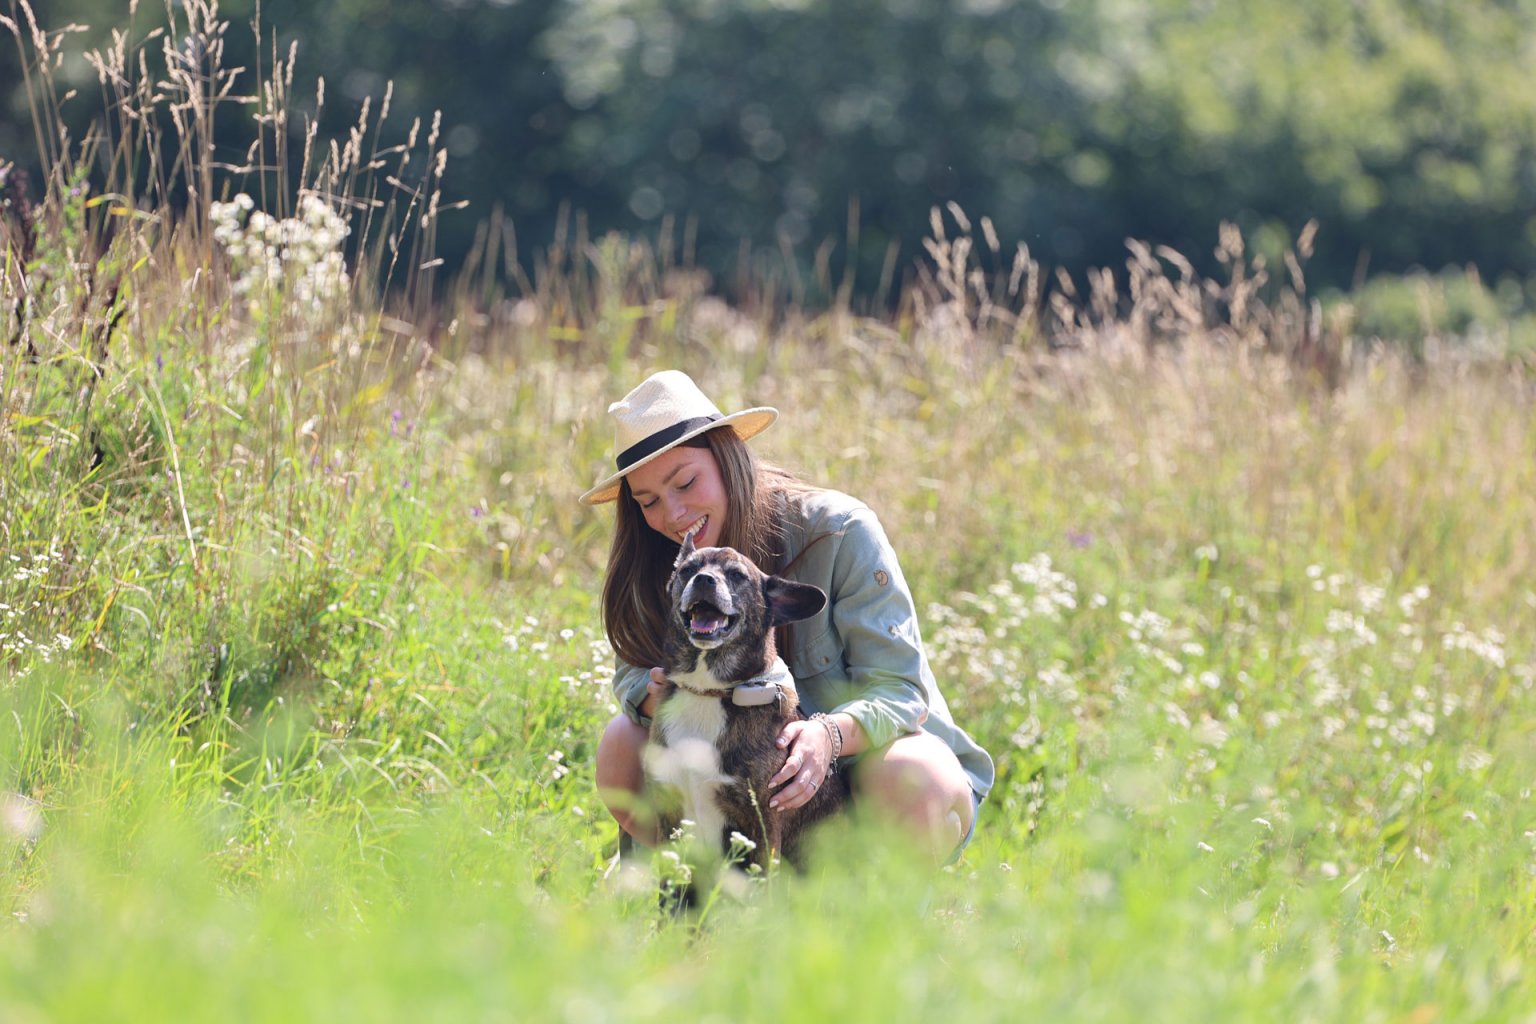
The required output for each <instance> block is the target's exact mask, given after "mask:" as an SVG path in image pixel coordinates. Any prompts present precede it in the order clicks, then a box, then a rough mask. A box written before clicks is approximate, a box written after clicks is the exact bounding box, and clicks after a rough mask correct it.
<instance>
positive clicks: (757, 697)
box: [672, 658, 795, 708]
mask: <svg viewBox="0 0 1536 1024" xmlns="http://www.w3.org/2000/svg"><path fill="white" fill-rule="evenodd" d="M672 685H674V686H676V687H677V688H678V689H680V690H687V691H688V692H689V693H692V694H696V695H697V696H700V697H717V698H720V699H722V700H723V699H724V698H725V695H726V694H730V697H731V703H732V704H734V705H736V706H737V707H739V708H756V707H764V706H766V705H768V704H774V703H777V702H778V701H779V700H780V699H782V698H783V696H784V694H785V693H793V692H794V689H795V679H794V676H792V675H790V674H789V666H788V665H786V664H784V659H783V658H779V659H776V660H775V661H774V663H773V664H772V665H770V666H769V667H768V671H767V672H764V673H763V674H762V675H760V676H753V677H752V678H751V679H747V680H743V681H742V682H739V683H737V684H736V685H735V686H732V687H731V688H730V689H728V690H695V689H694V688H693V687H691V686H684V685H682V684H681V683H677V682H674V683H673V684H672Z"/></svg>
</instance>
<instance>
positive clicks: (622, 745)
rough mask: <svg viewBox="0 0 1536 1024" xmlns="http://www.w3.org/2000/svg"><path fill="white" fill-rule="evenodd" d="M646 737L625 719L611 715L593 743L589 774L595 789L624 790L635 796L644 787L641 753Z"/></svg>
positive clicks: (624, 716)
mask: <svg viewBox="0 0 1536 1024" xmlns="http://www.w3.org/2000/svg"><path fill="white" fill-rule="evenodd" d="M649 735H650V734H649V733H648V732H647V731H646V730H645V729H644V728H642V727H641V726H639V725H636V724H635V723H634V722H632V721H630V719H629V717H628V716H626V715H622V714H621V715H615V716H614V717H613V720H612V721H610V722H609V723H608V726H607V728H605V729H604V730H603V735H602V738H601V739H599V740H598V741H597V757H596V758H595V764H594V765H593V774H594V775H595V776H596V779H597V787H598V789H625V790H629V791H630V792H633V793H638V792H639V791H640V790H641V788H642V787H643V786H644V782H645V770H644V767H643V766H642V763H641V752H642V751H643V750H644V749H645V741H646V739H647V738H648V737H649Z"/></svg>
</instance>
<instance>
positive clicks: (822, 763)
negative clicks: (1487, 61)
mask: <svg viewBox="0 0 1536 1024" xmlns="http://www.w3.org/2000/svg"><path fill="white" fill-rule="evenodd" d="M608 411H609V413H610V414H611V415H612V416H613V418H614V424H615V441H614V450H615V452H617V453H618V454H617V456H616V458H615V462H616V464H617V472H615V473H613V474H612V475H610V476H609V477H607V478H606V479H604V480H602V481H600V482H599V483H598V484H597V485H596V486H594V487H593V488H592V489H591V490H589V491H588V492H587V493H585V494H583V495H582V496H581V500H582V501H583V502H584V503H586V504H589V505H597V504H604V503H607V502H612V501H616V503H617V504H616V519H615V529H614V536H613V543H612V546H611V548H610V551H609V558H608V575H607V579H606V581H605V583H604V588H603V620H604V625H605V626H606V628H607V631H608V639H609V641H610V643H612V645H613V648H614V651H615V653H616V654H617V657H618V665H617V669H616V672H615V676H614V690H615V694H616V696H617V697H618V698H619V702H620V705H621V706H622V708H623V712H622V713H621V714H619V715H618V716H616V717H615V718H614V719H613V721H612V722H610V723H609V725H608V728H607V729H606V731H605V732H604V734H603V738H602V741H601V742H600V744H599V746H598V752H597V765H596V775H597V784H598V788H599V792H600V794H601V796H602V798H603V800H604V802H605V803H606V804H607V806H608V808H609V810H610V811H611V812H612V813H613V815H614V817H615V819H617V821H618V822H619V825H620V826H621V827H622V828H623V829H624V831H626V832H628V833H629V834H630V835H632V836H634V837H635V838H636V839H638V840H640V841H641V842H644V843H647V844H651V843H654V842H656V841H657V838H658V836H657V834H656V829H655V825H654V822H653V821H652V820H651V818H650V816H649V815H648V814H647V813H646V811H645V801H644V796H645V785H646V782H645V775H644V771H643V769H642V765H641V752H642V749H643V748H644V746H645V743H646V740H647V738H648V736H649V730H650V726H651V715H652V713H653V712H654V710H655V707H656V704H657V700H658V697H659V695H660V694H661V692H663V689H664V688H665V687H666V686H667V685H668V683H667V680H666V676H665V674H664V673H663V671H662V670H661V669H660V668H659V667H655V666H659V665H661V663H662V650H661V644H662V638H663V637H664V636H665V635H666V623H665V621H664V617H665V615H666V610H667V608H668V602H667V598H666V585H667V580H668V578H669V577H670V575H671V572H672V565H673V562H674V560H675V559H676V556H677V553H678V549H679V545H680V544H681V543H682V542H683V540H684V539H685V538H686V537H688V536H690V535H691V536H692V537H693V541H694V543H695V545H697V546H698V547H700V548H707V547H731V548H735V549H736V550H738V551H740V552H743V553H744V554H746V555H747V556H748V557H750V558H751V559H752V561H753V562H755V563H756V564H757V565H758V566H759V567H760V568H762V569H763V570H764V571H765V572H769V573H773V574H778V575H783V576H786V577H788V578H789V579H792V580H795V581H798V582H801V583H809V584H812V585H814V586H816V587H819V588H820V589H821V590H823V591H824V592H825V593H826V594H827V595H828V597H829V601H828V604H827V606H826V607H825V608H824V609H822V611H821V612H820V613H819V614H818V615H816V616H814V617H813V618H811V619H808V620H806V621H804V622H800V623H797V624H796V625H795V626H794V627H791V628H789V629H785V630H782V631H781V635H780V636H779V638H778V648H779V653H780V654H781V656H783V657H784V659H785V661H786V662H788V664H789V668H790V671H791V673H792V674H793V676H794V678H795V685H796V688H797V690H798V691H799V694H800V699H801V704H802V706H803V707H804V709H805V711H806V713H807V714H813V713H820V714H821V715H822V716H824V717H823V718H819V719H817V720H814V721H813V720H810V719H806V720H803V721H794V722H790V723H789V724H788V725H787V726H785V727H784V730H783V732H782V734H781V735H780V736H779V741H778V742H779V746H780V747H781V748H783V749H784V750H785V755H786V756H785V762H784V766H783V768H782V769H781V770H780V771H779V772H778V774H777V775H775V776H774V778H773V779H772V780H771V785H772V786H774V787H775V788H776V792H775V794H774V796H773V798H772V805H776V806H778V807H781V808H783V809H784V810H794V809H796V808H798V807H800V806H802V805H803V804H804V803H805V802H806V801H808V800H809V799H810V798H811V797H812V796H813V795H814V794H815V793H816V791H817V790H818V788H819V787H820V786H821V784H822V783H823V782H824V781H825V780H826V777H827V775H828V774H829V773H830V772H832V771H833V770H835V769H836V768H837V767H838V765H839V764H845V765H846V766H847V767H848V769H849V770H850V772H851V779H852V783H853V793H854V799H855V801H864V802H866V803H867V804H868V805H870V806H872V807H873V808H875V809H876V810H877V811H879V812H883V813H884V815H885V816H886V817H888V818H890V819H892V820H894V821H896V822H897V823H898V824H899V825H901V826H902V827H903V828H904V829H905V830H906V831H907V832H908V833H909V834H911V835H912V836H913V838H914V839H916V840H917V841H919V842H920V843H923V844H924V845H926V846H927V847H929V848H930V849H931V850H932V851H933V852H934V854H935V855H936V856H937V857H939V858H940V859H942V858H944V857H947V856H955V855H958V853H959V851H960V850H961V849H962V848H963V846H964V844H965V842H966V841H968V840H969V838H970V835H971V833H972V830H973V828H974V825H975V817H976V810H977V808H978V807H979V806H980V802H981V799H982V797H983V796H985V795H986V792H987V790H988V789H989V788H990V787H991V785H992V779H993V766H992V759H991V758H990V757H989V756H988V755H987V753H986V751H984V750H982V749H981V748H980V747H979V746H977V744H976V743H975V742H974V741H973V740H972V739H971V738H970V736H968V735H967V734H966V733H965V732H964V731H963V730H962V729H960V728H959V727H958V726H956V725H955V724H954V722H953V720H952V719H951V718H950V714H949V709H948V706H947V705H946V704H945V701H944V698H943V695H942V694H940V692H939V689H938V685H937V683H936V682H935V680H934V677H933V673H932V671H931V670H930V668H929V665H928V658H927V654H926V652H925V650H924V648H923V642H922V635H921V631H920V629H919V628H918V623H917V613H916V610H915V608H914V607H913V602H912V595H911V592H910V591H909V590H908V588H907V585H906V580H905V578H904V577H903V576H902V572H901V567H900V565H899V564H898V562H897V560H896V554H895V552H894V550H892V548H891V546H890V542H889V541H888V540H887V539H886V536H885V532H884V530H883V529H882V528H881V526H880V523H879V520H878V519H876V517H875V515H874V513H873V512H872V511H871V510H870V509H869V507H868V506H866V505H865V504H863V503H862V502H860V501H858V500H856V499H854V498H851V497H849V496H848V495H846V494H841V493H839V492H837V491H832V490H826V489H822V488H817V487H812V486H810V485H808V484H805V483H802V482H801V481H799V480H797V479H796V478H795V477H794V476H792V475H791V474H789V473H787V472H785V471H784V470H782V469H779V468H777V467H775V466H771V465H767V464H765V463H762V462H760V461H759V460H758V459H757V458H756V456H755V455H754V454H753V452H752V450H751V448H750V447H749V446H748V445H747V444H746V441H747V440H748V439H750V438H751V437H754V436H756V435H757V434H758V433H760V432H762V431H763V430H765V429H767V427H768V426H769V425H771V424H772V423H773V422H774V420H775V419H776V418H777V416H778V412H777V410H775V409H771V408H766V407H759V408H753V409H747V410H744V411H742V412H737V413H732V414H730V415H725V414H723V413H721V412H720V410H719V409H718V408H717V407H716V406H715V404H714V403H713V402H711V401H710V400H709V399H708V398H707V397H706V396H705V395H704V393H703V392H702V391H700V390H699V388H698V386H697V385H695V384H694V382H693V381H692V380H691V379H690V378H689V377H688V376H687V375H686V374H683V373H681V372H678V371H676V370H667V371H663V372H661V373H657V374H655V375H653V376H651V377H649V378H647V379H646V380H645V381H644V382H643V383H641V384H640V385H639V386H638V387H637V388H635V389H634V390H633V391H631V392H630V393H629V394H628V395H627V396H625V397H624V398H623V399H622V400H620V401H618V402H615V403H614V404H613V405H612V406H610V407H609V410H608Z"/></svg>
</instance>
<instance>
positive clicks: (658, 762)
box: [645, 691, 733, 843]
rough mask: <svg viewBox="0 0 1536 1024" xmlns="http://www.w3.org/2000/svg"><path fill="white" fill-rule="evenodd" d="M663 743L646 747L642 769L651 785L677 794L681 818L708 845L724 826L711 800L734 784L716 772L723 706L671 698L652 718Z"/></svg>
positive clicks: (684, 695)
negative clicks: (682, 812)
mask: <svg viewBox="0 0 1536 1024" xmlns="http://www.w3.org/2000/svg"><path fill="white" fill-rule="evenodd" d="M655 728H657V729H659V730H660V731H661V741H662V742H661V744H657V745H652V746H649V747H647V748H646V752H645V767H646V771H647V773H648V774H649V775H650V776H651V778H652V779H654V780H655V781H657V782H659V783H662V784H663V785H669V786H676V787H677V788H678V790H680V791H681V793H682V797H683V806H684V809H685V813H686V814H687V815H688V817H689V818H690V819H691V820H692V821H693V822H694V823H695V824H696V825H697V827H698V834H699V836H700V837H702V838H704V839H705V840H706V842H709V843H713V842H715V841H716V840H717V839H718V838H719V837H720V834H721V832H722V830H723V829H724V827H725V815H724V813H723V812H722V811H721V810H720V805H719V803H718V801H716V799H715V794H716V792H717V791H718V790H719V788H720V787H721V786H723V785H725V784H727V783H730V782H732V781H733V780H732V778H731V777H730V776H729V775H726V774H725V773H724V772H722V771H721V770H720V751H719V749H718V748H717V747H716V746H715V743H716V741H718V740H719V738H720V734H721V733H723V732H724V731H725V705H724V703H723V702H722V701H721V700H720V699H719V698H718V697H700V696H697V695H695V694H691V693H688V692H687V691H678V692H677V693H674V694H673V695H672V696H671V697H670V698H669V699H668V700H667V701H666V702H665V703H664V704H662V706H661V708H660V709H659V710H658V711H657V713H656V723H655Z"/></svg>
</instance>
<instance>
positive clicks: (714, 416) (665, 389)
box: [581, 370, 779, 505]
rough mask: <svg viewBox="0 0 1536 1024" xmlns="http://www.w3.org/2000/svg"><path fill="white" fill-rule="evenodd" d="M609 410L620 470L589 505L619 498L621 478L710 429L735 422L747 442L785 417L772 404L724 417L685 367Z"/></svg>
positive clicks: (588, 496) (591, 494)
mask: <svg viewBox="0 0 1536 1024" xmlns="http://www.w3.org/2000/svg"><path fill="white" fill-rule="evenodd" d="M608 414H609V415H610V416H612V417H613V420H614V428H613V450H614V451H616V452H618V455H617V456H616V457H615V458H614V462H615V463H617V464H618V467H619V471H618V472H617V473H615V474H613V475H612V476H610V477H608V478H607V479H606V480H600V481H598V483H597V485H596V486H595V487H593V488H592V489H591V490H590V491H588V492H587V493H585V494H583V495H582V496H581V502H582V504H584V505H601V504H603V503H604V502H609V501H612V500H613V499H615V498H617V497H618V496H619V481H620V480H623V479H624V478H625V477H626V476H628V475H629V474H630V473H633V472H634V471H635V470H637V469H639V468H640V467H641V466H643V465H645V464H646V463H648V462H650V461H652V460H653V459H655V458H657V457H658V456H660V455H661V454H662V453H663V452H667V451H670V450H671V449H673V448H676V447H677V446H678V445H680V444H682V443H683V442H684V441H687V440H688V439H689V438H693V437H697V436H699V435H700V434H702V433H704V432H705V431H706V430H713V429H715V428H716V427H724V426H729V427H730V428H731V429H732V430H734V431H736V436H737V437H739V438H741V439H742V440H743V441H745V440H746V439H747V438H749V437H756V436H757V435H758V434H761V433H762V432H763V431H764V430H767V429H768V427H769V425H770V424H772V423H773V421H774V420H776V419H778V418H779V410H777V409H774V408H771V407H769V406H758V407H756V408H753V409H743V410H742V411H741V412H733V413H731V414H730V415H729V416H726V415H723V414H722V413H721V412H720V410H719V409H718V408H717V407H716V406H715V403H714V402H711V401H710V400H709V399H708V398H707V397H705V395H704V392H702V391H700V390H699V386H698V385H697V384H695V383H694V382H693V378H691V377H689V376H688V375H687V374H686V373H683V372H682V371H681V370H662V371H661V372H660V373H655V374H652V375H651V376H649V377H647V378H646V379H645V380H644V381H642V382H641V383H640V386H639V387H637V388H635V390H633V391H631V392H630V393H629V394H627V395H625V396H624V397H623V398H621V399H619V400H618V401H617V402H614V403H613V404H612V405H610V406H609V407H608Z"/></svg>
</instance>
